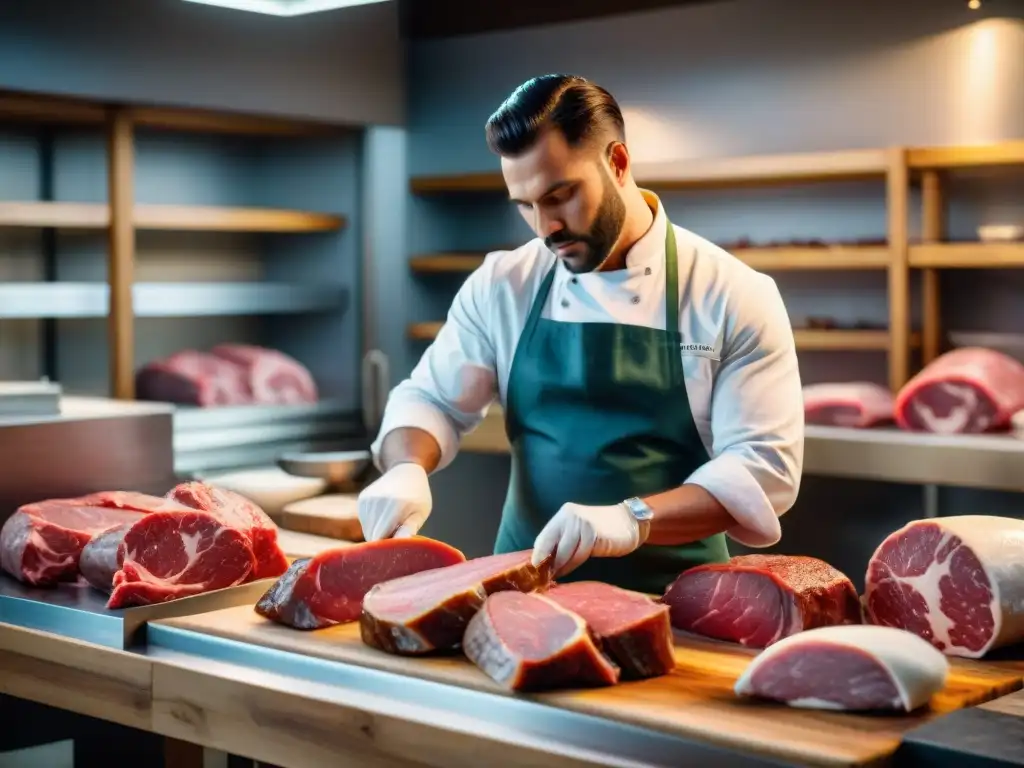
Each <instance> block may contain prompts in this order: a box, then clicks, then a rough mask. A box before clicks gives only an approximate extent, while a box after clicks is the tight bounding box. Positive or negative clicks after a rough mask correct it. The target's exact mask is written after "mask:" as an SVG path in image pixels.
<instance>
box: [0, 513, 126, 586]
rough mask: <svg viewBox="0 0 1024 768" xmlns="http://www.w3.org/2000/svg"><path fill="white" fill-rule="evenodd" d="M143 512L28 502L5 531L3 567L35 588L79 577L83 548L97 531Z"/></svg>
mask: <svg viewBox="0 0 1024 768" xmlns="http://www.w3.org/2000/svg"><path fill="white" fill-rule="evenodd" d="M139 517H140V515H139V513H138V512H133V511H129V510H122V509H111V508H106V507H99V506H90V505H87V504H83V503H82V502H81V500H79V499H49V500H47V501H39V502H36V503H34V504H25V505H24V506H22V507H19V508H18V510H17V511H16V512H15V513H14V514H13V515H11V516H10V517H9V518H7V521H6V522H5V523H4V526H3V528H2V529H0V567H2V568H3V569H4V570H5V571H6V572H7V573H9V574H10V575H11V576H14V577H15V578H16V579H19V580H20V581H23V582H25V583H27V584H32V585H35V586H52V585H54V584H57V583H58V582H61V581H74V580H75V579H76V578H77V577H78V561H79V558H80V557H81V554H82V549H83V548H84V547H85V545H86V544H88V543H89V541H90V540H91V539H92V537H93V536H95V535H96V534H97V533H102V532H103V531H105V530H108V529H109V528H113V527H116V526H119V525H121V524H123V523H126V522H132V521H135V520H138V519H139Z"/></svg>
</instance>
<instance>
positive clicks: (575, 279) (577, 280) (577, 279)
mask: <svg viewBox="0 0 1024 768" xmlns="http://www.w3.org/2000/svg"><path fill="white" fill-rule="evenodd" d="M579 281H580V280H579V278H578V277H574V278H572V280H570V281H569V282H571V283H572V284H573V285H576V283H578V282H579Z"/></svg>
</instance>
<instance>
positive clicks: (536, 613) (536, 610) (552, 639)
mask: <svg viewBox="0 0 1024 768" xmlns="http://www.w3.org/2000/svg"><path fill="white" fill-rule="evenodd" d="M462 648H463V651H464V652H465V654H466V656H467V658H469V660H470V661H472V662H473V663H474V664H476V665H477V667H479V668H480V669H481V670H483V672H484V673H486V674H487V676H488V677H490V678H491V679H492V680H494V681H495V682H496V683H498V684H500V685H503V686H505V687H506V688H510V689H511V690H514V691H538V690H544V689H551V688H566V687H592V686H604V685H614V684H615V683H617V682H618V681H619V669H618V668H617V667H616V666H615V665H614V664H613V663H612V662H611V661H609V660H608V659H606V658H605V657H604V655H603V654H602V653H601V651H600V650H598V647H597V645H596V643H595V642H594V639H593V637H592V636H591V634H590V632H589V630H588V629H587V623H586V622H585V621H584V620H583V619H582V618H581V617H580V616H578V615H577V614H575V613H573V612H572V611H569V610H567V609H566V608H563V607H562V606H560V605H559V604H558V603H556V602H555V601H554V600H550V599H549V598H547V597H544V596H542V595H541V594H537V593H533V594H526V593H523V592H498V593H495V594H493V595H491V596H490V597H488V598H487V600H486V601H485V602H484V604H483V607H482V608H481V610H480V611H478V612H477V613H476V615H475V616H473V618H472V619H470V621H469V624H468V626H467V627H466V632H465V637H464V638H463V641H462Z"/></svg>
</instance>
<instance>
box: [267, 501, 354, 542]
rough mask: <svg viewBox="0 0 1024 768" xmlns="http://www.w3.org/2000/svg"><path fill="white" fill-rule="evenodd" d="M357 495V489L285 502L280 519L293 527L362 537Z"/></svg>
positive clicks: (339, 536) (331, 535) (317, 533)
mask: <svg viewBox="0 0 1024 768" xmlns="http://www.w3.org/2000/svg"><path fill="white" fill-rule="evenodd" d="M357 498H358V497H357V495H356V494H354V493H332V494H327V495H326V496H314V497H312V498H309V499H302V500H301V501H293V502H291V503H289V504H286V505H285V506H284V509H282V510H281V513H280V514H279V515H278V516H277V520H276V522H277V524H278V526H280V527H281V528H284V529H286V530H289V531H298V532H300V533H311V534H313V535H315V536H326V537H328V538H332V539H341V540H343V541H362V540H363V528H362V526H361V525H360V524H359V515H358V514H357Z"/></svg>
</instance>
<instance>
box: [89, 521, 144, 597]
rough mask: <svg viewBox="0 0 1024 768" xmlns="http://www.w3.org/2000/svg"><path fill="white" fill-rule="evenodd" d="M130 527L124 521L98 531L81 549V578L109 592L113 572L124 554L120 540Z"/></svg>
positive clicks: (130, 525) (112, 584) (118, 568)
mask: <svg viewBox="0 0 1024 768" xmlns="http://www.w3.org/2000/svg"><path fill="white" fill-rule="evenodd" d="M131 527H132V524H131V523H125V524H124V525H119V526H117V527H116V528H111V529H110V530H109V531H104V532H103V533H99V534H97V535H95V536H93V537H92V540H91V541H90V542H89V543H88V544H86V545H85V547H84V548H83V549H82V556H81V557H80V558H79V559H78V570H79V571H80V572H81V574H82V578H83V579H85V580H86V581H87V582H89V584H90V585H92V586H93V587H95V588H96V589H98V590H100V591H102V592H107V593H109V592H110V590H112V589H113V588H114V574H116V573H117V572H118V571H119V570H120V569H121V562H122V561H121V558H122V557H123V554H124V553H123V550H121V542H122V541H124V536H125V534H126V533H128V530H129V529H130V528H131Z"/></svg>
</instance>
